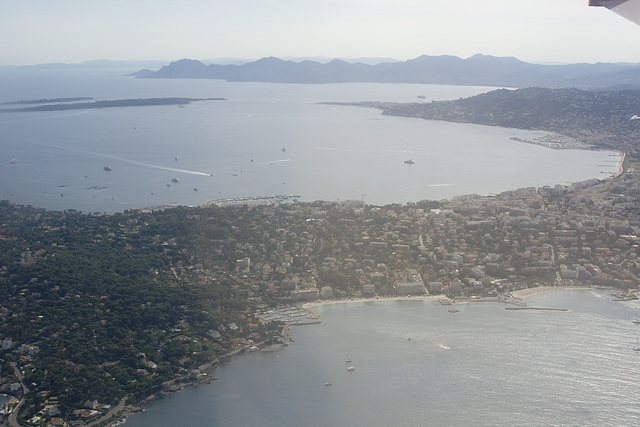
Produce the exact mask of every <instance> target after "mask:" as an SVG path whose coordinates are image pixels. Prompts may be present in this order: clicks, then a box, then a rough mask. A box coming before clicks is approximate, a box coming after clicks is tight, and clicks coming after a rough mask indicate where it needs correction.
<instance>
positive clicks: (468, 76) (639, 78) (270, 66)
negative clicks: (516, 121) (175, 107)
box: [129, 54, 640, 89]
mask: <svg viewBox="0 0 640 427" xmlns="http://www.w3.org/2000/svg"><path fill="white" fill-rule="evenodd" d="M129 75H130V76H133V77H137V78H183V79H220V80H226V81H232V82H270V83H307V84H309V83H310V84H317V83H355V82H376V83H420V84H450V85H466V86H496V87H514V88H522V87H533V86H540V87H551V88H554V87H556V88H571V87H577V88H583V89H603V88H607V87H610V86H623V85H626V86H629V85H631V86H638V87H640V64H628V63H596V64H585V63H577V64H567V65H541V64H531V63H527V62H524V61H521V60H519V59H517V58H515V57H496V56H490V55H483V54H476V55H474V56H471V57H469V58H466V59H462V58H459V57H457V56H452V55H441V56H429V55H421V56H419V57H417V58H414V59H409V60H406V61H403V62H381V63H378V64H374V65H371V64H365V63H362V62H354V63H351V62H347V61H344V60H341V59H334V60H332V61H329V62H326V63H321V62H317V61H313V60H308V59H307V60H303V61H300V62H295V61H293V60H284V59H280V58H277V57H274V56H270V57H264V58H261V59H258V60H256V61H253V62H247V63H245V64H241V65H235V64H226V65H219V64H209V65H205V64H204V63H202V62H200V61H198V60H193V59H186V58H185V59H180V60H178V61H173V62H171V63H170V64H168V65H165V66H163V67H162V68H160V69H159V70H157V71H151V70H140V71H137V72H135V73H132V74H129Z"/></svg>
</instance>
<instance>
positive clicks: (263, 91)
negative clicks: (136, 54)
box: [0, 67, 618, 213]
mask: <svg viewBox="0 0 640 427" xmlns="http://www.w3.org/2000/svg"><path fill="white" fill-rule="evenodd" d="M132 71H136V70H133V69H117V68H116V69H113V68H107V69H82V68H78V69H68V68H66V69H56V68H37V67H36V68H30V69H24V68H11V67H0V109H2V108H8V107H15V105H11V106H9V105H1V104H3V103H6V102H12V101H17V100H33V99H55V98H71V97H92V98H94V100H113V99H137V98H162V97H191V98H220V97H222V98H225V99H226V100H225V101H198V102H192V103H189V104H186V105H174V106H147V107H121V108H104V109H87V110H70V111H55V112H25V113H4V114H1V113H0V145H1V147H2V150H0V200H3V199H4V200H10V201H12V202H15V203H18V204H29V205H32V206H36V207H43V208H47V209H51V210H65V209H76V210H80V211H83V212H85V213H89V212H91V213H114V212H122V211H124V210H127V209H131V208H145V207H162V206H175V205H202V204H205V203H209V202H212V201H219V200H224V199H238V198H255V197H257V198H260V200H262V201H267V202H272V201H273V200H274V198H273V197H271V196H295V197H287V198H286V201H288V202H292V201H293V200H294V199H295V200H298V201H303V202H304V201H307V202H308V201H315V200H328V201H340V200H358V201H361V202H364V203H367V204H371V205H386V204H390V203H402V204H405V203H409V202H417V201H420V200H425V199H426V200H440V199H444V198H451V197H453V196H456V195H463V194H472V193H476V194H481V195H490V194H496V193H500V192H502V191H506V190H512V189H516V188H522V187H532V186H534V187H541V186H545V185H549V186H554V185H556V184H561V185H568V184H571V183H573V182H577V181H583V180H586V179H590V178H605V177H607V176H609V175H611V174H614V173H615V172H616V161H617V160H618V156H617V153H612V152H607V151H585V150H552V149H549V148H545V147H541V146H537V145H532V144H526V143H521V142H516V141H513V140H511V139H510V138H514V137H515V138H521V139H533V138H536V137H539V136H542V135H544V133H542V132H537V131H524V130H517V129H506V128H500V127H490V126H480V125H473V124H460V123H448V122H442V121H430V120H420V119H414V118H404V117H389V116H383V115H382V114H381V112H380V111H379V110H377V109H372V108H358V107H347V106H337V105H326V104H321V103H322V102H333V101H338V102H350V101H391V102H416V101H418V96H424V100H422V101H423V102H431V101H433V100H446V99H457V98H462V97H468V96H472V95H476V94H479V93H483V92H486V91H489V90H492V89H494V88H489V87H470V86H466V87H464V86H445V85H419V84H381V83H345V84H319V85H305V84H274V83H246V82H245V83H235V82H225V81H220V80H199V79H195V80H188V79H136V78H133V77H128V76H126V75H125V74H127V73H129V72H132ZM408 161H410V162H408ZM405 162H408V163H405ZM411 162H413V164H411ZM105 168H106V169H109V170H106V169H105Z"/></svg>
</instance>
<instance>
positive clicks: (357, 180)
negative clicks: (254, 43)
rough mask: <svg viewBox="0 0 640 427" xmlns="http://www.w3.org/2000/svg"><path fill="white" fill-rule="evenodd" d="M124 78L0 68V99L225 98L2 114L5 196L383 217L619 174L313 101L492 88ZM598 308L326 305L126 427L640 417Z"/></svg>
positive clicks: (630, 371) (586, 159)
mask: <svg viewBox="0 0 640 427" xmlns="http://www.w3.org/2000/svg"><path fill="white" fill-rule="evenodd" d="M133 71H136V70H134V69H127V70H125V69H81V68H78V69H56V68H37V67H36V68H31V69H17V68H8V67H4V68H0V103H3V102H11V101H16V100H30V99H52V98H70V97H85V96H88V97H93V98H94V99H96V100H105V99H135V98H159V97H192V98H212V97H223V98H225V99H226V100H225V101H198V102H193V103H189V104H186V105H182V106H163V107H160V106H154V107H139V108H134V107H126V108H125V107H122V108H109V109H91V110H77V111H57V112H37V113H36V112H30V113H5V114H1V113H0V146H1V147H2V150H0V199H6V200H10V201H12V202H15V203H18V204H28V205H32V206H37V207H42V208H46V209H51V210H65V209H76V210H80V211H83V212H91V213H114V212H122V211H125V210H127V209H131V208H145V207H164V206H175V205H201V204H205V203H208V202H212V201H216V200H223V199H238V198H246V197H250V198H253V197H259V198H262V199H261V200H263V201H267V202H270V201H272V200H274V199H273V198H271V196H284V197H286V201H288V202H291V203H293V199H296V200H299V201H303V202H305V201H314V200H328V201H337V200H358V201H361V202H364V203H367V204H375V205H385V204H390V203H403V204H404V203H409V202H417V201H420V200H425V199H428V200H434V199H435V200H438V199H443V198H451V197H453V196H456V195H463V194H472V193H477V194H482V195H490V194H497V193H500V192H502V191H506V190H511V189H516V188H521V187H532V186H534V187H540V186H544V185H549V186H554V185H557V184H562V185H568V184H571V183H573V182H577V181H583V180H587V179H591V178H604V177H606V176H608V175H611V174H613V173H615V172H616V169H615V163H616V161H617V153H612V152H605V151H584V150H551V149H548V148H545V147H541V146H537V145H532V144H525V143H519V142H516V141H513V140H512V139H511V138H513V137H516V138H521V139H533V138H535V137H539V136H542V135H544V134H543V133H541V132H537V131H523V130H516V129H505V128H499V127H488V126H479V125H471V124H459V123H447V122H439V121H428V120H419V119H412V118H402V117H388V116H383V115H381V114H380V111H378V110H375V109H370V108H357V107H346V106H337V105H327V104H321V102H332V101H394V102H415V101H417V100H418V98H417V97H418V96H424V100H423V101H424V102H431V101H432V100H447V99H457V98H462V97H468V96H472V95H475V94H479V93H483V92H486V91H488V90H491V89H493V88H488V87H456V86H441V85H416V84H378V83H357V84H355V83H348V84H323V85H293V84H273V83H246V82H245V83H231V82H224V81H218V80H182V79H135V78H132V77H127V76H124V74H127V73H129V72H133ZM0 108H7V106H6V105H4V106H0ZM407 160H411V161H412V162H413V164H408V163H405V161H407ZM105 168H107V169H110V170H106V169H105ZM611 299H612V297H611V296H610V294H609V291H606V290H573V291H556V292H549V293H542V294H537V295H534V296H531V297H528V300H529V303H530V305H533V306H542V307H552V308H553V307H555V308H566V309H567V310H568V311H508V310H505V306H504V305H502V304H497V303H473V304H462V305H458V306H456V307H457V308H458V309H459V312H458V313H449V312H448V310H447V307H444V306H441V305H440V304H438V303H437V302H433V301H417V300H412V301H376V302H368V303H351V304H336V305H326V306H321V307H318V309H317V310H318V312H319V313H320V321H321V323H320V324H316V325H307V326H298V327H294V328H292V329H291V335H292V338H293V339H294V343H293V344H292V345H290V346H288V347H285V348H283V349H281V350H278V351H273V352H259V353H251V354H245V355H242V356H239V357H236V358H234V359H233V360H232V361H231V362H230V363H227V364H224V365H222V366H220V367H218V368H216V369H215V370H213V371H212V372H210V375H212V376H215V377H218V378H219V379H218V380H216V381H212V382H211V383H209V384H207V385H202V386H197V387H192V388H188V389H186V390H183V391H181V392H178V393H175V394H172V395H169V396H165V397H163V398H161V399H159V400H157V401H155V402H154V403H152V404H151V405H150V406H149V408H148V411H147V412H146V413H144V414H135V415H131V416H129V418H128V419H127V421H126V423H125V425H126V426H127V427H147V426H156V427H157V426H176V425H180V426H279V427H286V426H389V425H395V426H469V425H477V426H494V425H530V426H533V425H640V407H639V405H638V396H639V395H640V385H639V382H638V378H639V374H640V354H639V352H634V351H633V350H632V347H634V346H635V345H637V344H636V342H637V340H638V336H639V335H638V332H639V331H640V326H638V325H636V324H633V323H632V319H634V318H636V317H640V316H638V309H639V308H640V306H638V304H637V303H635V302H631V303H621V302H613V301H611ZM346 359H352V363H353V366H354V367H355V368H356V369H355V370H354V371H352V372H349V371H347V370H346V367H347V366H348V365H347V363H346V362H345V361H346ZM326 382H331V384H332V385H331V386H325V385H324V384H325V383H326Z"/></svg>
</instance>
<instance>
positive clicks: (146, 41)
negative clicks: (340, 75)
mask: <svg viewBox="0 0 640 427" xmlns="http://www.w3.org/2000/svg"><path fill="white" fill-rule="evenodd" d="M587 4H588V0H0V65H25V64H39V63H48V62H67V63H76V62H82V61H86V60H93V59H112V60H119V59H144V60H147V59H160V60H167V61H170V60H177V59H181V58H191V59H200V60H203V59H209V58H219V57H239V58H250V59H258V58H261V57H264V56H278V57H291V56H326V57H345V56H348V57H393V58H396V59H400V60H405V59H410V58H415V57H417V56H420V55H422V54H426V55H443V54H447V55H455V56H460V57H463V58H466V57H469V56H472V55H474V54H476V53H483V54H487V55H495V56H515V57H516V58H519V59H521V60H524V61H527V62H538V63H567V62H640V26H637V25H635V24H633V23H631V22H629V21H627V20H625V19H624V18H621V17H619V16H618V15H616V14H614V13H612V12H610V11H608V10H606V9H604V8H596V7H588V6H587Z"/></svg>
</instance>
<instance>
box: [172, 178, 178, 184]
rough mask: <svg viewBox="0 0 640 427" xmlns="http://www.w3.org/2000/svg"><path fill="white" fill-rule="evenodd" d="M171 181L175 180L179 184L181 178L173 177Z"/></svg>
mask: <svg viewBox="0 0 640 427" xmlns="http://www.w3.org/2000/svg"><path fill="white" fill-rule="evenodd" d="M171 182H175V183H176V184H177V183H179V182H180V179H179V178H173V179H171Z"/></svg>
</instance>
